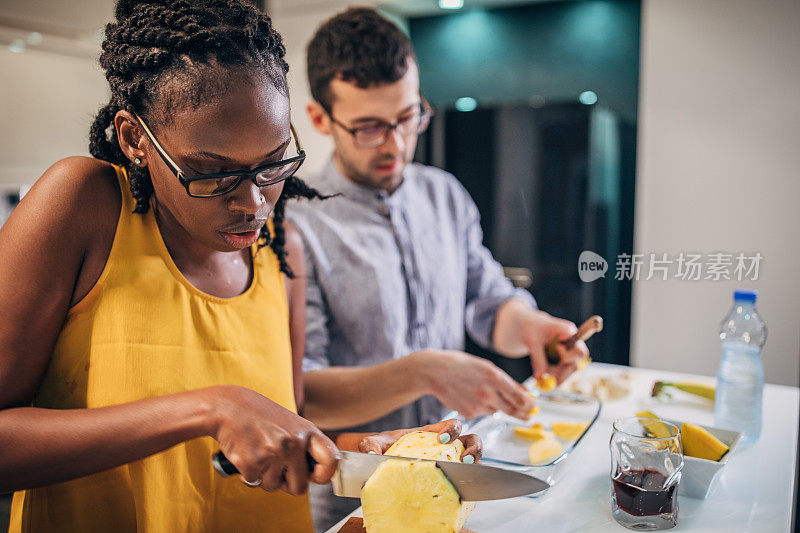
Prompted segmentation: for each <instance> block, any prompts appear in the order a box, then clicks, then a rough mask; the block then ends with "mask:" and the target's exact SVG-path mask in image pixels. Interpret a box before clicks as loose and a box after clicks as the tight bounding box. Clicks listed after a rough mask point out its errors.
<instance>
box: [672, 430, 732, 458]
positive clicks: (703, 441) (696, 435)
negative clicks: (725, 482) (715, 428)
mask: <svg viewBox="0 0 800 533" xmlns="http://www.w3.org/2000/svg"><path fill="white" fill-rule="evenodd" d="M681 444H682V445H683V453H684V454H685V455H688V456H689V457H697V458H698V459H708V460H709V461H719V460H720V459H722V456H723V455H725V454H726V453H728V446H726V445H725V444H724V443H723V442H722V441H721V440H719V439H718V438H717V437H715V436H714V435H712V434H711V433H709V432H708V431H706V430H705V429H703V428H701V427H700V426H695V425H694V424H690V423H689V422H685V423H684V424H683V425H682V426H681Z"/></svg>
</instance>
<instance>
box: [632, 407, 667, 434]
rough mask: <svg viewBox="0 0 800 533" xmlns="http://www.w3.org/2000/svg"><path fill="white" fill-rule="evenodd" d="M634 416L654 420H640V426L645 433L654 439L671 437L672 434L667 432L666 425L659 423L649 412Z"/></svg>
mask: <svg viewBox="0 0 800 533" xmlns="http://www.w3.org/2000/svg"><path fill="white" fill-rule="evenodd" d="M636 416H639V417H642V418H654V419H656V420H652V421H651V420H642V425H643V426H644V428H645V429H646V430H647V433H648V434H649V435H650V436H651V437H653V438H656V439H666V438H669V437H671V436H672V432H671V431H670V430H669V428H668V427H667V425H666V424H664V423H663V422H659V421H658V420H657V419H658V416H657V415H655V414H653V413H651V412H650V411H639V412H638V413H636Z"/></svg>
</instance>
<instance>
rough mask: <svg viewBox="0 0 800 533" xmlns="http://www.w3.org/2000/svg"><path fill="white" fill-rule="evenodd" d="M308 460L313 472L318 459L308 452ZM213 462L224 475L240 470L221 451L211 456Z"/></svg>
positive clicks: (230, 474) (219, 472)
mask: <svg viewBox="0 0 800 533" xmlns="http://www.w3.org/2000/svg"><path fill="white" fill-rule="evenodd" d="M306 461H307V462H308V472H309V473H311V472H313V471H314V467H315V466H317V460H316V459H314V458H313V457H311V454H310V453H308V452H306ZM211 464H212V465H213V466H214V470H216V471H217V473H218V474H219V475H220V476H222V477H230V476H232V475H234V474H238V473H239V470H238V469H237V468H236V467H235V466H234V465H233V463H232V462H230V461H228V458H227V457H225V454H224V453H222V452H221V451H220V452H217V453H215V454H214V455H213V456H212V457H211Z"/></svg>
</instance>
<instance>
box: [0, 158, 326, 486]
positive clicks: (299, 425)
mask: <svg viewBox="0 0 800 533" xmlns="http://www.w3.org/2000/svg"><path fill="white" fill-rule="evenodd" d="M120 205H121V204H120V194H119V186H118V185H117V181H116V177H115V176H114V171H113V169H112V168H111V167H110V166H109V165H108V164H106V163H103V162H100V161H97V160H94V159H91V158H70V159H67V160H64V161H61V162H59V163H57V164H56V165H54V166H53V167H52V168H51V169H49V170H48V171H47V172H46V173H45V175H44V176H42V178H41V179H40V180H39V181H38V182H37V183H36V185H35V186H34V187H33V189H32V190H31V191H30V192H29V193H28V195H26V196H25V198H24V199H23V201H22V202H21V203H20V205H19V206H18V207H17V208H16V209H15V210H14V212H13V213H12V215H11V217H10V218H9V220H8V221H7V222H6V224H5V225H4V226H3V227H2V229H0V309H2V316H3V320H0V450H3V451H2V453H0V492H5V491H11V490H20V489H25V488H30V487H35V486H40V485H46V484H52V483H57V482H60V481H64V480H67V479H72V478H75V477H80V476H85V475H88V474H92V473H95V472H99V471H102V470H105V469H108V468H112V467H114V466H118V465H121V464H125V463H128V462H131V461H135V460H137V459H141V458H143V457H146V456H148V455H151V454H153V453H156V452H159V451H161V450H164V449H166V448H169V447H171V446H173V445H175V444H178V443H180V442H183V441H186V440H189V439H192V438H195V437H199V436H202V435H208V436H211V437H213V438H215V439H216V440H217V441H219V443H220V448H221V449H222V450H223V451H224V452H225V454H226V455H227V456H228V458H229V459H230V460H231V461H232V462H233V463H234V464H236V466H237V467H238V468H239V470H240V471H241V472H242V473H243V475H245V476H247V479H251V480H252V479H257V478H263V479H264V482H263V485H262V487H264V488H267V489H269V490H275V489H278V488H282V489H284V490H287V491H288V492H291V493H300V492H303V491H304V490H305V487H306V485H307V482H308V479H309V474H308V466H307V462H306V456H305V453H306V451H308V452H309V453H311V454H312V455H313V456H314V457H315V459H316V460H317V462H318V465H317V467H316V468H315V470H314V473H313V475H312V476H311V480H312V481H315V482H317V483H325V482H326V481H327V480H328V479H330V476H331V475H332V474H333V471H334V469H335V465H336V449H335V447H334V445H333V443H332V442H331V441H330V440H328V439H327V438H326V437H325V436H324V435H323V434H322V432H320V431H319V430H318V429H317V428H316V427H314V426H313V424H311V423H310V422H308V421H307V420H304V419H302V418H300V417H298V416H297V415H295V414H294V413H292V412H290V411H288V410H286V409H284V408H283V407H281V406H279V405H277V404H275V403H274V402H272V401H270V400H269V399H267V398H265V397H264V396H261V395H260V394H258V393H256V392H254V391H251V390H248V389H243V388H241V387H233V386H218V387H209V388H206V389H200V390H196V391H187V392H181V393H178V394H173V395H168V396H161V397H157V398H150V399H146V400H141V401H138V402H132V403H127V404H121V405H117V406H110V407H103V408H96V409H73V410H53V409H39V408H33V407H30V405H31V401H32V400H33V397H34V395H35V392H36V390H37V389H38V388H39V386H40V382H41V379H42V375H43V373H44V372H45V369H46V367H47V364H48V362H49V358H50V353H51V352H52V349H53V346H54V344H55V342H56V339H57V337H58V335H59V332H60V330H61V327H62V324H63V322H64V319H65V317H66V314H67V311H68V309H69V308H70V306H71V305H73V304H74V303H75V302H76V301H78V300H79V299H80V298H81V296H83V295H85V294H86V293H87V292H88V291H89V289H90V288H91V286H92V285H94V283H95V282H96V281H97V278H98V277H99V276H100V273H101V272H102V269H103V266H104V265H105V261H106V260H107V257H108V253H109V250H110V247H111V242H112V241H113V236H114V232H115V228H116V222H117V218H118V216H119V210H120ZM209 468H210V465H209ZM284 472H286V475H285V476H284Z"/></svg>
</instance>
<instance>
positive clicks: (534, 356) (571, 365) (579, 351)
mask: <svg viewBox="0 0 800 533" xmlns="http://www.w3.org/2000/svg"><path fill="white" fill-rule="evenodd" d="M576 331H578V328H577V326H575V324H574V323H572V322H570V321H569V320H564V319H562V318H555V317H553V316H550V315H549V314H547V313H545V312H544V311H538V310H530V311H528V312H527V313H525V314H524V315H522V316H521V317H520V319H519V333H520V338H521V340H522V342H523V343H525V346H527V348H528V352H529V353H530V356H531V366H532V367H533V375H534V377H536V378H537V379H538V378H540V377H542V376H543V375H544V374H550V375H552V376H555V378H556V380H557V381H558V383H561V382H563V381H564V380H565V379H567V377H569V375H570V374H572V373H573V372H575V370H577V369H578V364H579V363H580V362H581V360H583V359H584V358H585V357H589V349H588V348H587V347H586V343H585V342H583V341H578V342H576V343H575V344H574V345H573V346H572V348H571V349H569V350H567V348H566V347H565V346H564V345H563V344H562V343H561V342H556V343H555V349H556V351H557V352H558V358H559V362H558V364H556V365H551V364H550V363H549V362H548V360H547V355H546V353H545V350H546V349H547V344H548V343H549V342H550V341H551V340H553V339H557V340H558V341H565V340H567V339H569V338H570V337H571V336H572V335H574V334H575V332H576Z"/></svg>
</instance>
